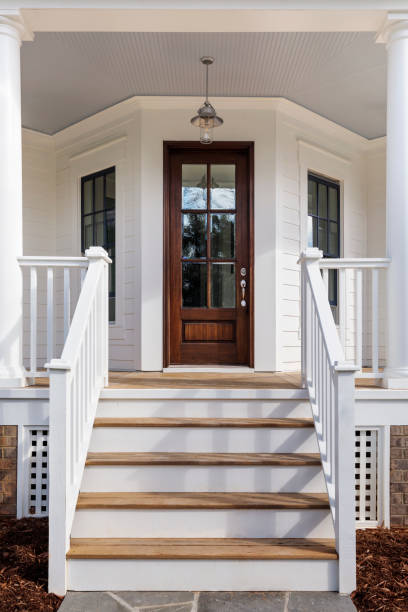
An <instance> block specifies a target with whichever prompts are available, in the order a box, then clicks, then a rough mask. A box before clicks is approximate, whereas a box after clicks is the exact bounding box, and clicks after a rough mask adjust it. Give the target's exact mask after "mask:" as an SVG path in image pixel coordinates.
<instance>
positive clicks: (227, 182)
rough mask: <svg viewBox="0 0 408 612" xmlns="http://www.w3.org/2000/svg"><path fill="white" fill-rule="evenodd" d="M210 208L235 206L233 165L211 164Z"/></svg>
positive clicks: (218, 208)
mask: <svg viewBox="0 0 408 612" xmlns="http://www.w3.org/2000/svg"><path fill="white" fill-rule="evenodd" d="M211 208H213V209H217V210H220V209H223V208H224V209H225V208H230V209H231V208H235V165H234V164H216V165H215V164H212V165H211Z"/></svg>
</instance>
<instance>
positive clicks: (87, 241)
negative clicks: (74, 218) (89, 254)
mask: <svg viewBox="0 0 408 612" xmlns="http://www.w3.org/2000/svg"><path fill="white" fill-rule="evenodd" d="M92 221H93V215H89V217H84V219H83V230H82V232H83V233H82V235H83V243H84V251H85V250H86V249H88V248H89V247H90V246H94V245H93V244H92V243H93V223H92Z"/></svg>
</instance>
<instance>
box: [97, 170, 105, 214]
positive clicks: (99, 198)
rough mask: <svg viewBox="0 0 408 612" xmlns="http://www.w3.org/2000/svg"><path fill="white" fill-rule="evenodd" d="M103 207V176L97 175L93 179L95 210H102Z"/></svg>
mask: <svg viewBox="0 0 408 612" xmlns="http://www.w3.org/2000/svg"><path fill="white" fill-rule="evenodd" d="M104 208H105V205H104V201H103V176H98V177H97V178H96V179H95V210H103V209H104Z"/></svg>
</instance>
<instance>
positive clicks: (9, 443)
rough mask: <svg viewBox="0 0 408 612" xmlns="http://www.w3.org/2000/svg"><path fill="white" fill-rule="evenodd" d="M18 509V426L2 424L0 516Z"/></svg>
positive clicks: (14, 513) (0, 440)
mask: <svg viewBox="0 0 408 612" xmlns="http://www.w3.org/2000/svg"><path fill="white" fill-rule="evenodd" d="M16 511H17V426H16V425H0V516H15V515H16Z"/></svg>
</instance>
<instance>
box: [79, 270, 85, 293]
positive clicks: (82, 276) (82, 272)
mask: <svg viewBox="0 0 408 612" xmlns="http://www.w3.org/2000/svg"><path fill="white" fill-rule="evenodd" d="M85 274H86V268H81V271H80V277H81V289H82V285H83V284H84V280H85Z"/></svg>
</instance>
